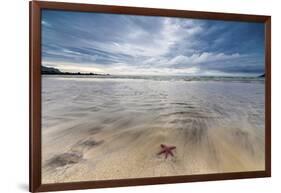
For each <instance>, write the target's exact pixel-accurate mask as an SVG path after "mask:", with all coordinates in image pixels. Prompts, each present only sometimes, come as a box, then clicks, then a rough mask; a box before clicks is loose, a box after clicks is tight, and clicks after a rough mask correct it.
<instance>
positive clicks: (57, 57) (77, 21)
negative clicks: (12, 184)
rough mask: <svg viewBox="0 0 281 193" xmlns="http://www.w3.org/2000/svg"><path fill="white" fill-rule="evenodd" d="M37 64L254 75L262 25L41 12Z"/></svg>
mask: <svg viewBox="0 0 281 193" xmlns="http://www.w3.org/2000/svg"><path fill="white" fill-rule="evenodd" d="M41 27H42V65H44V66H48V67H55V68H58V69H59V70H61V71H64V72H93V73H100V74H112V75H190V76H196V75H201V76H204V75H206V76H256V75H260V74H263V73H264V24H263V23H249V22H230V21H218V20H199V19H187V18H175V17H152V16H135V15H119V14H106V13H88V12H71V11H56V10H43V11H42V20H41Z"/></svg>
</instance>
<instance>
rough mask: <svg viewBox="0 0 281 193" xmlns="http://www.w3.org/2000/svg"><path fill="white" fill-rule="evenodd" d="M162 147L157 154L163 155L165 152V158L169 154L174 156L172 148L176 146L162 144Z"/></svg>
mask: <svg viewBox="0 0 281 193" xmlns="http://www.w3.org/2000/svg"><path fill="white" fill-rule="evenodd" d="M160 147H161V148H162V150H161V151H160V152H159V153H158V154H157V155H161V154H163V153H165V159H167V157H168V155H169V154H170V155H171V156H173V157H174V154H173V152H172V150H173V149H176V146H167V145H164V144H161V145H160Z"/></svg>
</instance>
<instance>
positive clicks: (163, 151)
mask: <svg viewBox="0 0 281 193" xmlns="http://www.w3.org/2000/svg"><path fill="white" fill-rule="evenodd" d="M165 151H166V150H165V149H164V150H162V151H160V152H159V153H157V155H161V154H162V153H165Z"/></svg>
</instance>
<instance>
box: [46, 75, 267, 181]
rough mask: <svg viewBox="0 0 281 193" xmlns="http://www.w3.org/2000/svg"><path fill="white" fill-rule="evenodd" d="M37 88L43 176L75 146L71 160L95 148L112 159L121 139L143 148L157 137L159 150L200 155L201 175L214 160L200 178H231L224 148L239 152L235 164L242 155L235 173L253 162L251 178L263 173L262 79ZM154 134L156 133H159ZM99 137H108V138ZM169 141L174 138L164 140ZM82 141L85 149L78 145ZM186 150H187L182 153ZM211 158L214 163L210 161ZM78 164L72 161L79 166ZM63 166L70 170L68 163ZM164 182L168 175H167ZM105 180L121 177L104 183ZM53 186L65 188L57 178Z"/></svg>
mask: <svg viewBox="0 0 281 193" xmlns="http://www.w3.org/2000/svg"><path fill="white" fill-rule="evenodd" d="M42 80H43V81H42V135H43V136H42V140H43V151H42V152H43V155H42V156H43V167H46V168H48V167H47V166H48V163H49V165H52V166H53V165H56V164H54V163H52V162H51V161H52V160H57V159H58V158H59V161H60V162H59V163H60V164H61V163H66V165H67V164H68V162H65V160H61V159H60V157H56V156H57V155H58V154H62V155H63V157H67V156H66V155H72V154H67V152H68V151H70V150H71V151H72V150H73V148H74V146H75V144H80V145H78V146H75V148H74V149H75V152H76V151H81V152H82V150H83V152H84V151H85V148H86V149H87V148H88V149H91V148H96V147H97V146H100V151H101V152H103V153H104V154H110V153H112V152H122V147H123V146H122V145H120V147H118V144H119V143H121V142H120V141H119V142H115V140H118V139H120V140H122V139H124V143H127V144H130V143H131V144H134V143H136V142H135V141H136V140H140V141H141V142H140V144H142V143H149V140H154V139H155V140H156V138H157V140H156V141H157V142H158V138H159V137H160V135H162V137H161V140H162V141H163V142H169V143H174V144H176V143H179V142H176V141H177V139H178V140H179V141H180V140H182V141H185V142H184V143H182V144H183V145H181V143H179V145H178V146H180V147H177V148H178V149H179V148H182V149H184V148H190V147H193V148H194V147H197V146H198V147H200V148H199V149H198V151H202V158H201V159H202V162H204V163H202V165H203V166H204V167H205V165H204V164H205V161H204V160H203V159H210V160H216V161H209V162H208V164H207V165H206V168H208V170H207V169H206V173H208V172H211V173H212V172H213V173H218V172H225V171H227V172H229V171H232V170H231V169H229V168H232V167H231V166H228V165H227V164H230V162H228V161H226V160H228V159H229V160H230V159H232V157H229V158H228V157H223V155H224V154H225V156H227V155H226V153H225V152H223V151H226V150H223V147H220V146H222V144H226V146H225V147H227V146H228V145H229V147H231V146H237V147H235V151H236V153H237V151H238V155H237V156H238V158H239V151H241V156H242V157H243V160H244V161H245V162H247V164H244V165H243V163H242V161H243V160H239V161H237V164H236V165H237V167H235V170H233V171H244V170H246V171H248V170H251V169H252V168H247V167H248V165H250V164H251V162H254V164H252V165H255V166H257V165H258V167H257V168H255V169H254V170H259V169H261V170H262V169H263V163H264V116H265V115H264V81H263V80H262V79H241V78H232V79H224V78H219V79H218V78H216V79H212V78H210V77H209V78H208V79H206V78H205V79H204V78H203V79H198V78H197V79H190V78H183V77H181V78H177V77H176V78H175V77H172V78H171V77H169V78H159V77H156V78H155V77H153V78H147V77H145V78H138V77H137V78H130V77H121V78H120V77H113V78H112V77H97V78H95V77H70V76H68V77H65V76H43V79H42ZM158 130H161V131H162V133H158ZM164 130H165V132H166V130H168V131H167V133H168V134H167V135H166V134H163V132H164ZM170 132H171V133H172V134H169V133H170ZM102 133H110V137H108V135H107V134H106V135H104V136H103V135H102ZM97 134H100V135H97ZM87 135H93V136H95V139H94V141H83V140H84V139H85V138H87ZM163 135H164V137H163ZM170 135H172V136H173V137H170V138H169V136H170ZM97 136H99V137H97ZM124 136H126V138H125V137H124ZM175 136H178V137H175ZM81 140H82V142H83V144H84V145H81V144H82V142H81ZM161 140H160V142H162V141H161ZM217 140H218V141H220V140H221V142H220V143H218V142H217ZM205 141H207V142H208V144H209V145H210V143H211V146H212V144H214V145H213V146H214V147H212V148H209V150H206V151H207V153H206V152H205V149H206V148H207V147H206V146H204V145H206V143H205ZM151 143H152V142H151ZM85 144H86V145H85ZM114 144H116V145H114ZM186 144H190V145H189V146H188V147H187V146H186ZM155 145H158V144H155ZM201 146H202V147H201ZM132 148H134V146H133V147H132ZM135 148H138V147H135ZM201 148H202V149H201ZM204 148H205V149H204ZM81 149H82V150H81ZM155 151H157V150H155ZM203 151H204V153H203ZM233 151H234V150H233ZM242 151H243V152H242ZM72 152H73V151H72ZM180 152H181V150H180V149H179V150H178V159H181V158H180V155H179V154H180ZM197 154H198V153H194V160H197V159H199V161H200V157H198V158H195V157H196V156H197ZM203 154H204V155H205V154H206V156H203ZM213 154H217V155H215V157H213V158H210V157H212V156H210V155H213ZM79 156H80V154H79ZM79 156H78V158H79V159H75V160H80V157H81V156H80V157H79ZM231 156H232V155H231ZM68 157H69V156H68ZM82 157H83V155H82ZM75 158H76V157H75ZM238 158H237V159H238ZM88 159H89V160H90V159H91V158H88ZM93 159H94V158H93ZM105 159H106V157H105ZM182 159H183V166H184V168H185V169H186V168H188V164H190V163H186V165H185V160H186V159H184V158H182ZM50 160H51V161H50ZM194 160H193V161H194ZM249 160H250V161H249ZM77 162H78V161H77ZM213 162H221V164H220V165H217V164H214V163H213ZM238 162H239V163H238ZM248 162H249V163H248ZM223 164H225V166H224V165H223ZM231 164H234V165H235V163H231ZM69 165H70V166H72V165H71V163H70V164H69ZM73 165H77V163H76V162H75V163H74V164H73ZM242 166H243V167H242ZM190 167H191V166H190ZM239 167H241V168H239ZM259 167H260V168H259ZM121 169H122V168H121ZM188 171H192V172H191V173H188ZM48 172H49V173H48ZM64 172H65V171H64ZM202 172H203V173H204V170H200V172H196V171H195V170H194V171H193V170H192V168H189V169H186V172H183V173H180V172H179V174H192V173H202ZM45 173H46V176H48V175H51V174H50V173H52V171H51V172H50V170H49V169H46V172H45ZM120 175H121V174H120ZM159 175H160V174H159ZM165 175H173V173H169V172H167V174H165ZM128 176H129V177H130V176H132V174H127V176H126V175H125V174H124V176H123V177H128ZM139 176H141V177H143V176H158V174H157V172H156V173H155V171H154V173H153V175H152V174H149V175H146V174H144V175H142V174H139ZM132 177H138V176H132ZM46 178H47V177H46ZM89 178H90V179H92V178H93V179H97V178H94V177H92V178H91V177H88V178H86V177H85V180H89ZM108 178H122V176H121V177H119V176H113V177H112V176H111V177H104V178H102V179H108ZM65 179H66V178H65ZM43 180H44V171H43ZM81 180H84V178H83V179H81ZM58 181H59V182H60V181H67V180H63V177H62V178H60V179H57V180H56V182H58ZM48 182H49V181H48Z"/></svg>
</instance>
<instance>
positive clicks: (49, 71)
mask: <svg viewBox="0 0 281 193" xmlns="http://www.w3.org/2000/svg"><path fill="white" fill-rule="evenodd" d="M41 74H47V75H101V76H109V75H110V74H97V73H92V72H88V73H85V72H62V71H60V70H59V69H57V68H54V67H47V66H41Z"/></svg>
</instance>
